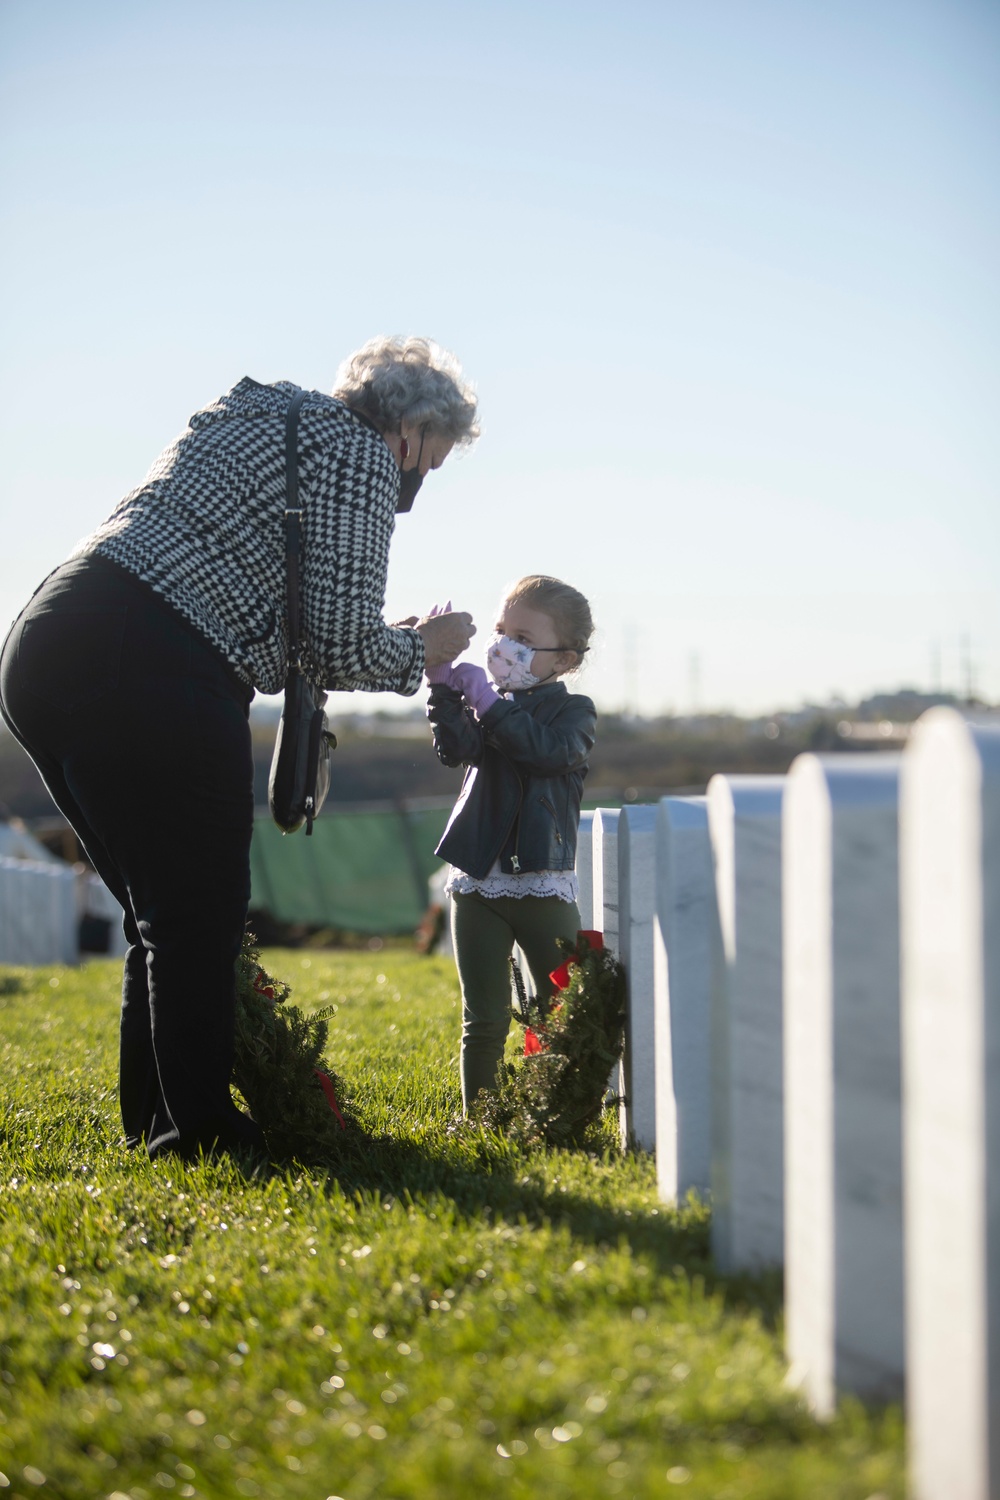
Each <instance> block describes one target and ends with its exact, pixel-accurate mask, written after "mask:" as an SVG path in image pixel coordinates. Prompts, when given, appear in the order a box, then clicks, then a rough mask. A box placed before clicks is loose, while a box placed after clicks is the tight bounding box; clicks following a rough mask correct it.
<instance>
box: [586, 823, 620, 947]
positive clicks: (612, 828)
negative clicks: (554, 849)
mask: <svg viewBox="0 0 1000 1500" xmlns="http://www.w3.org/2000/svg"><path fill="white" fill-rule="evenodd" d="M618 818H619V812H618V809H617V807H599V808H598V809H597V811H596V812H595V813H594V825H593V826H594V834H593V850H594V855H593V867H592V868H593V892H594V894H593V906H594V930H595V931H596V932H603V934H604V946H605V947H606V948H610V949H611V951H612V952H613V953H614V954H616V955H618V956H620V955H619V950H618Z"/></svg>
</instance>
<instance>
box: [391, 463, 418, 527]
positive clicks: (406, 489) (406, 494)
mask: <svg viewBox="0 0 1000 1500" xmlns="http://www.w3.org/2000/svg"><path fill="white" fill-rule="evenodd" d="M423 482H424V476H423V475H422V474H421V472H420V470H419V469H401V470H400V474H399V499H398V500H397V501H396V514H397V516H399V515H403V514H404V513H405V512H406V511H408V510H412V509H413V502H414V500H415V499H416V498H417V491H418V490H419V488H420V486H421V485H422V484H423Z"/></svg>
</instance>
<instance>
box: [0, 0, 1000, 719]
mask: <svg viewBox="0 0 1000 1500" xmlns="http://www.w3.org/2000/svg"><path fill="white" fill-rule="evenodd" d="M998 85H1000V7H998V6H997V5H996V4H995V3H986V0H938V3H928V0H837V3H836V4H822V3H818V0H698V3H692V0H684V3H680V0H655V3H654V0H650V3H636V0H617V3H615V4H612V3H610V0H608V3H604V4H600V5H594V4H587V3H580V0H572V3H564V0H533V3H521V0H514V3H511V0H504V3H502V4H500V3H491V0H483V3H478V4H474V5H472V4H468V3H463V4H458V3H442V0H428V3H426V4H424V5H422V6H412V5H402V4H399V3H397V0H385V3H382V4H379V5H358V4H357V3H351V4H341V3H338V0H322V3H320V0H283V3H282V4H281V5H274V4H272V3H268V4H263V3H258V0H238V3H237V0H195V3H192V0H87V3H86V4H81V3H79V0H72V3H68V0H2V3H0V214H2V223H0V285H2V289H3V292H2V295H3V317H2V328H3V337H2V345H0V395H2V399H0V622H5V621H6V620H8V619H10V618H11V617H12V616H13V615H14V614H15V613H16V611H17V610H18V608H20V606H21V604H22V603H23V602H24V600H25V599H26V597H27V596H28V594H29V593H30V592H31V590H32V588H33V587H34V586H35V584H36V583H37V582H38V581H39V580H40V578H41V577H42V575H43V574H44V573H45V572H47V571H48V569H49V568H51V567H53V566H54V565H55V564H56V563H57V562H59V561H60V560H61V558H62V557H63V556H64V555H65V554H66V552H67V551H68V550H69V549H70V548H71V546H72V545H73V543H74V542H75V541H76V540H77V538H79V537H80V536H82V535H84V534H85V533H86V532H87V531H89V530H90V529H91V528H92V527H93V526H94V525H95V524H96V523H97V522H98V521H100V520H101V519H102V518H103V517H104V516H105V515H106V514H107V512H108V511H109V510H110V509H111V507H112V505H113V504H114V502H115V501H116V500H117V498H118V497H119V495H120V494H122V493H123V492H124V491H126V490H127V489H130V488H131V487H132V486H133V485H134V484H135V483H137V481H138V480H139V479H140V478H141V476H142V474H143V473H144V471H145V469H146V467H147V466H148V464H149V463H150V461H151V460H152V459H153V457H154V456H155V455H156V453H157V452H158V451H159V450H160V448H162V447H163V446H164V444H165V443H166V442H167V441H169V439H170V438H171V437H173V436H174V434H175V433H176V432H177V431H179V430H180V429H181V427H183V425H184V423H185V421H186V419H187V417H188V415H189V414H190V413H191V412H192V411H194V410H195V409H196V408H197V407H199V406H201V405H202V404H204V402H206V401H207V400H209V399H211V398H212V397H213V396H215V395H216V394H218V393H219V392H220V391H222V390H225V389H228V388H229V387H230V386H231V385H233V384H234V383H235V382H236V381H237V380H238V379H239V378H240V377H241V376H242V375H244V374H251V375H253V376H254V377H255V378H256V379H259V380H274V379H279V378H290V379H294V380H296V381H298V382H300V383H303V384H307V385H311V386H316V387H319V388H322V389H328V388H329V387H330V385H331V383H332V380H333V376H334V372H335V369H336V366H337V364H338V363H339V360H340V358H341V357H342V356H343V355H344V354H345V353H346V352H348V351H349V350H351V349H352V348H354V347H355V346H356V345H357V344H359V343H361V342H362V341H363V340H364V339H366V338H368V337H369V336H370V335H372V334H373V333H377V332H418V333H429V334H431V335H432V336H433V337H435V338H437V339H439V340H440V341H441V342H442V343H444V344H446V345H447V346H448V347H450V348H453V349H454V350H455V351H456V353H457V354H458V355H459V357H460V358H461V359H462V361H463V363H464V364H465V366H466V369H467V370H468V372H469V374H470V375H471V376H472V377H473V379H474V380H475V381H476V383H477V385H478V388H479V392H480V397H481V402H482V415H483V426H484V436H483V438H482V441H481V442H480V443H479V445H478V446H477V448H476V449H474V450H473V452H472V453H471V454H470V455H468V456H467V457H463V458H462V459H460V460H458V461H455V460H452V461H450V462H449V464H448V465H446V467H445V469H444V470H443V471H442V472H441V474H440V475H439V476H436V477H435V478H434V479H433V480H432V481H429V482H428V484H427V485H426V486H425V487H424V490H423V492H422V493H421V496H420V500H419V502H418V505H417V508H416V509H415V510H414V512H413V514H412V516H410V517H408V518H403V519H402V520H401V521H400V524H399V526H398V528H397V533H396V537H395V539H394V543H393V553H392V558H391V563H390V591H389V598H388V601H387V615H388V617H389V618H396V617H398V616H400V615H403V614H406V613H410V612H411V611H415V612H422V611H423V610H425V609H426V608H427V607H428V606H429V605H430V604H431V603H432V602H434V601H436V600H441V599H443V598H446V597H451V598H452V599H453V600H454V602H455V604H456V606H460V607H465V608H470V609H472V610H473V612H474V613H475V615H476V616H477V618H478V620H479V622H480V624H481V626H482V627H484V628H488V627H489V626H490V624H491V623H492V618H493V611H494V608H495V604H496V599H497V596H498V594H499V593H500V590H501V588H502V586H503V584H504V583H505V582H506V581H508V580H509V579H512V578H514V577H516V576H518V575H519V574H522V573H526V572H534V571H544V572H554V573H557V574H559V575H560V576H562V577H564V578H566V579H568V580H569V581H570V582H572V583H574V584H576V585H577V586H578V587H580V588H582V589H583V590H584V591H585V592H587V594H588V595H589V596H590V598H591V600H592V603H593V606H594V611H595V614H596V617H597V619H598V623H599V625H600V636H599V641H598V644H597V648H596V650H595V652H594V657H593V661H592V664H591V666H590V667H589V668H588V671H587V674H586V676H585V678H584V682H585V683H586V684H587V686H588V688H589V690H590V691H591V692H592V693H593V695H594V696H595V697H596V698H597V700H598V702H599V703H600V704H601V705H602V706H604V707H608V708H616V707H621V706H623V705H626V706H634V707H638V708H640V709H641V710H643V711H647V712H658V711H662V710H664V709H667V708H671V707H673V708H675V709H680V710H683V709H685V708H687V707H689V706H690V705H691V702H692V698H693V696H695V695H697V697H698V698H699V700H700V702H701V704H702V705H703V706H710V707H730V708H735V709H738V710H740V711H756V710H758V709H765V708H769V707H776V706H794V705H796V704H797V703H799V702H801V701H803V700H805V699H813V700H815V699H822V698H825V697H827V696H828V695H829V694H831V693H835V692H839V693H842V694H844V695H846V696H848V697H855V696H858V695H861V694H863V693H866V692H869V691H871V690H874V689H879V688H891V687H894V686H897V685H899V684H901V683H908V684H912V685H917V686H922V687H926V686H930V685H931V682H932V677H933V673H934V666H933V662H934V659H935V656H937V659H938V660H939V662H940V674H941V677H942V679H943V682H944V685H945V686H946V687H957V686H960V685H961V679H960V655H961V652H960V642H961V639H962V637H963V635H965V634H966V633H968V634H969V635H970V637H971V643H972V656H973V659H974V663H975V668H976V680H977V684H978V686H979V688H980V691H982V692H984V693H985V694H986V695H987V696H989V697H990V698H991V699H1000V612H998V608H997V585H996V579H997V564H998V562H1000V504H998V494H997V488H998V486H997V480H998V472H1000V464H998V448H1000V420H998V415H997V414H998V411H1000V399H998V398H1000V380H998V371H1000V352H998V351H1000V337H998V334H1000V327H998V325H1000V297H998V281H1000V233H998V229H1000V150H998V141H1000V132H998V123H1000V86H998ZM694 658H697V666H695V663H694ZM355 702H356V705H357V706H358V707H363V708H368V707H375V706H385V707H392V706H404V700H399V699H395V698H391V697H388V698H383V699H376V700H371V699H368V698H365V699H360V700H355Z"/></svg>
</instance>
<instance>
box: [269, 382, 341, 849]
mask: <svg viewBox="0 0 1000 1500" xmlns="http://www.w3.org/2000/svg"><path fill="white" fill-rule="evenodd" d="M305 395H306V393H305V391H296V393H295V395H294V396H293V397H292V400H291V403H290V404H289V407H288V415H287V417H286V419H285V575H286V585H285V587H286V591H287V600H288V675H287V676H286V678H285V701H284V703H283V705H282V708H281V721H280V723H279V724H278V736H277V739H276V740H275V742H274V755H273V756H272V758H271V774H270V776H269V778H268V783H267V802H268V806H269V807H270V809H271V816H272V818H273V819H274V821H275V822H276V823H277V825H278V827H279V828H280V829H281V831H282V833H295V832H296V830H297V829H299V828H301V827H302V824H303V823H304V824H305V825H306V833H307V834H311V833H312V830H313V820H314V818H315V817H316V815H317V814H318V812H319V810H320V808H321V807H322V806H323V802H324V800H325V799H326V794H327V792H328V791H329V790H330V752H331V750H334V749H335V748H336V745H337V737H336V735H335V734H333V733H332V731H331V730H330V727H329V725H328V724H327V719H326V714H325V713H324V711H323V709H324V705H325V703H326V694H325V693H324V692H321V691H320V690H319V689H318V688H314V687H313V685H312V683H311V682H310V681H309V679H308V677H307V676H306V674H305V670H304V668H303V666H302V642H301V640H300V638H299V583H300V579H301V573H302V507H301V506H300V505H299V453H298V432H299V411H300V409H301V406H302V402H303V401H304V400H305Z"/></svg>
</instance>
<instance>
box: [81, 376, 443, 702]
mask: <svg viewBox="0 0 1000 1500" xmlns="http://www.w3.org/2000/svg"><path fill="white" fill-rule="evenodd" d="M296 389H297V388H296V387H295V386H294V385H292V384H291V383H290V382H289V381H286V380H280V381H278V382H277V383H276V384H274V385H259V384H258V383H257V381H255V380H250V379H249V378H246V379H244V380H241V381H240V382H239V384H238V385H236V386H234V387H233V389H232V390H231V391H229V392H228V394H227V395H225V396H220V397H219V399H218V400H217V401H213V402H212V404H211V405H210V406H206V407H205V408H204V409H203V410H202V411H199V412H196V413H195V414H194V416H193V417H192V418H191V420H190V422H189V423H188V426H187V429H186V430H185V431H184V432H182V433H181V435H180V437H178V438H177V439H176V440H175V441H174V442H173V443H171V445H170V446H169V447H168V448H167V449H165V451H164V452H163V453H161V455H160V457H159V458H158V459H157V460H156V462H155V463H154V464H153V466H152V468H151V469H150V471H149V473H148V474H147V475H146V477H145V479H144V480H143V482H142V484H141V485H140V486H139V488H138V489H135V490H133V491H132V492H131V494H128V495H126V496H125V497H124V499H123V500H120V501H119V503H118V504H117V506H116V507H115V509H114V510H113V511H112V513H111V515H110V516H109V517H108V519H107V520H106V521H105V522H104V524H103V525H102V526H99V527H98V528H97V530H96V531H95V532H93V533H92V534H91V535H90V536H88V537H86V538H84V540H83V541H82V542H80V543H79V544H78V545H77V547H76V548H75V549H74V551H73V554H72V555H73V556H74V557H80V556H84V555H86V554H88V553H93V552H97V553H100V555H101V556H102V557H106V558H109V559H110V560H111V561H112V562H115V563H117V564H118V565H119V566H120V567H122V568H125V569H127V570H128V572H130V573H134V574H135V575H136V577H137V578H141V579H142V580H143V582H144V583H147V584H149V586H150V587H151V588H152V589H154V590H155V591H156V592H157V593H158V594H161V595H162V596H163V598H164V599H166V600H167V601H168V602H169V603H170V604H171V605H173V607H174V608H175V609H176V610H178V611H179V612H180V613H181V614H182V615H183V616H184V617H185V618H186V619H187V620H189V621H190V622H191V624H192V625H194V626H195V628H196V629H197V630H198V631H200V632H201V634H202V635H204V636H205V637H206V638H207V639H208V640H209V641H210V642H211V643H212V645H213V646H215V647H216V648H217V649H218V650H219V651H220V652H221V653H222V655H223V656H224V657H225V658H226V660H227V661H228V662H230V663H231V664H232V665H233V667H235V669H236V671H237V673H238V674H239V675H240V677H242V678H243V679H244V681H246V682H249V683H251V684H252V685H253V686H254V687H255V688H257V689H258V690H259V691H260V692H262V693H277V692H279V691H280V690H281V688H282V687H283V686H284V681H285V675H286V671H287V663H288V627H287V618H286V608H285V604H286V601H285V531H284V508H285V413H286V411H287V408H288V403H289V401H290V399H291V397H292V396H293V395H294V393H295V391H296ZM398 493H399V470H398V468H397V467H396V462H395V460H394V458H393V456H392V453H391V452H390V450H389V448H388V446H387V444H386V443H385V441H384V440H383V439H382V437H381V436H380V435H379V434H378V433H377V432H376V431H375V430H374V428H372V427H370V426H369V425H368V423H366V422H365V421H363V420H362V419H361V418H359V417H357V416H355V415H354V414H353V413H352V412H351V411H349V410H348V408H347V407H346V406H344V405H343V404H342V403H341V402H340V401H336V400H334V398H333V397H332V396H324V395H322V394H321V393H320V392H319V391H310V392H309V394H308V395H307V396H306V399H305V401H304V403H303V406H302V412H301V416H300V420H299V496H300V500H301V502H302V504H303V506H304V508H305V516H304V518H303V537H304V557H303V573H302V616H303V621H302V635H303V639H304V643H305V649H304V655H303V659H304V662H305V666H306V671H307V674H308V675H309V677H310V678H311V679H312V681H313V682H314V683H315V684H316V685H317V686H320V687H324V688H328V689H334V688H341V689H343V688H346V689H353V688H359V689H362V690H364V691H367V692H385V691H394V692H398V693H404V694H411V693H415V692H416V691H417V688H418V687H419V686H420V681H421V675H422V673H423V668H424V647H423V641H422V639H421V637H420V635H419V634H418V633H417V631H416V630H410V629H406V628H397V627H393V626H389V625H386V624H385V622H384V620H383V619H382V605H383V602H384V599H385V581H386V568H387V565H388V554H389V542H390V539H391V537H392V533H393V529H394V527H395V512H396V499H397V496H398Z"/></svg>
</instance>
